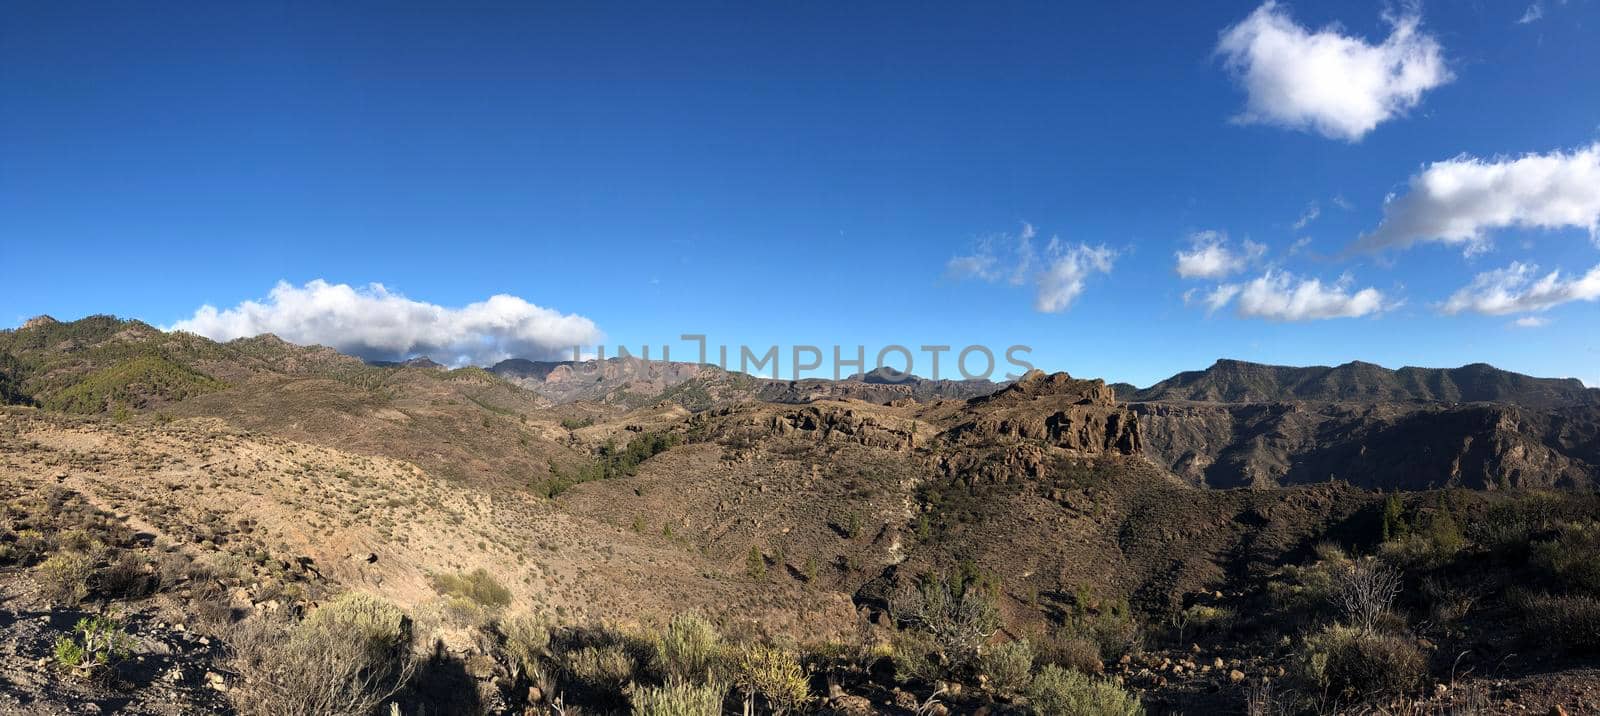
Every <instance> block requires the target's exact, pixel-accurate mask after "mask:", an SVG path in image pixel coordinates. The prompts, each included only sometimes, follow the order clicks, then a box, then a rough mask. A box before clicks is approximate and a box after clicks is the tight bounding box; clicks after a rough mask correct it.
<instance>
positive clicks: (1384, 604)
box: [1333, 559, 1400, 631]
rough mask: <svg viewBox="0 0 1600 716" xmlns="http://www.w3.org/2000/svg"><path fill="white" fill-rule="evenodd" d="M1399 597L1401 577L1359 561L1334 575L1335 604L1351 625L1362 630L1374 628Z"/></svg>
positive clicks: (1367, 561) (1364, 561) (1370, 561)
mask: <svg viewBox="0 0 1600 716" xmlns="http://www.w3.org/2000/svg"><path fill="white" fill-rule="evenodd" d="M1399 593H1400V573H1399V572H1396V571H1394V570H1391V569H1387V568H1384V567H1381V566H1378V565H1377V564H1375V563H1374V562H1373V560H1370V559H1367V560H1361V561H1359V562H1354V563H1352V564H1351V565H1350V566H1349V567H1348V568H1346V569H1343V570H1339V571H1337V572H1335V573H1334V580H1333V597H1334V600H1335V604H1336V605H1337V606H1338V607H1339V610H1340V611H1341V612H1342V613H1343V614H1344V616H1345V617H1346V618H1347V619H1349V620H1350V622H1351V623H1352V624H1354V625H1356V626H1358V627H1360V628H1362V629H1364V630H1367V631H1372V630H1373V629H1375V628H1377V626H1378V624H1379V622H1381V621H1382V620H1383V619H1384V617H1385V616H1386V615H1388V614H1389V608H1390V606H1391V605H1393V604H1394V598H1395V596H1396V595H1398V594H1399Z"/></svg>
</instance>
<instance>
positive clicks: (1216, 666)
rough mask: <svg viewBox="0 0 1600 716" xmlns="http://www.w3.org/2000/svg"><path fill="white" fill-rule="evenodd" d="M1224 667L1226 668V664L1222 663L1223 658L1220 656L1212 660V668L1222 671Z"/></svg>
mask: <svg viewBox="0 0 1600 716" xmlns="http://www.w3.org/2000/svg"><path fill="white" fill-rule="evenodd" d="M1223 666H1226V664H1223V663H1222V657H1220V656H1219V657H1217V658H1215V659H1212V660H1211V668H1213V669H1220V668H1222V667H1223Z"/></svg>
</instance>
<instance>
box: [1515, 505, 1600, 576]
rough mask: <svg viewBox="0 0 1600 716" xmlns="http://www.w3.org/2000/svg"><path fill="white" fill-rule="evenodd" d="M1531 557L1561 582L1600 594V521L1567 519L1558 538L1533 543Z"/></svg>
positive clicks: (1559, 529) (1558, 530)
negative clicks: (1589, 521) (1590, 521)
mask: <svg viewBox="0 0 1600 716" xmlns="http://www.w3.org/2000/svg"><path fill="white" fill-rule="evenodd" d="M1529 551H1530V552H1531V555H1530V556H1531V561H1532V562H1533V563H1534V564H1535V565H1538V566H1539V567H1540V568H1541V569H1543V570H1545V571H1546V572H1548V573H1549V574H1550V576H1552V577H1554V578H1555V579H1556V580H1558V581H1560V582H1561V583H1563V584H1565V585H1567V586H1569V587H1573V588H1576V589H1582V590H1584V591H1587V592H1591V593H1595V594H1600V524H1595V523H1578V522H1567V523H1563V524H1562V525H1561V526H1560V527H1559V528H1558V529H1557V531H1556V537H1555V539H1551V540H1540V541H1537V542H1533V543H1532V544H1530V545H1529Z"/></svg>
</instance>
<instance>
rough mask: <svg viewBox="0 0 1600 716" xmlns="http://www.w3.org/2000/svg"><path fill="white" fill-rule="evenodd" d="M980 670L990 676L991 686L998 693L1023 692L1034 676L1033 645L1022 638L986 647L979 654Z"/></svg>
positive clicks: (1010, 694)
mask: <svg viewBox="0 0 1600 716" xmlns="http://www.w3.org/2000/svg"><path fill="white" fill-rule="evenodd" d="M978 670H979V671H980V672H982V673H983V675H985V676H987V677H989V687H990V688H992V689H994V690H995V692H996V693H999V694H1001V695H1005V696H1014V695H1016V694H1019V693H1022V691H1023V690H1025V689H1026V688H1028V684H1029V683H1030V682H1031V680H1032V677H1033V646H1032V645H1030V644H1028V640H1027V639H1020V640H1017V641H1008V642H1005V643H1003V644H997V645H995V646H991V647H989V648H987V649H984V650H983V653H982V654H979V655H978Z"/></svg>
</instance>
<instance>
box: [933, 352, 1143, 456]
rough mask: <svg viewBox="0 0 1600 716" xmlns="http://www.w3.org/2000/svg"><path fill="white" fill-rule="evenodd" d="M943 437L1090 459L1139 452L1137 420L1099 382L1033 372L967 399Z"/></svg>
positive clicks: (1139, 442) (1103, 384) (968, 442)
mask: <svg viewBox="0 0 1600 716" xmlns="http://www.w3.org/2000/svg"><path fill="white" fill-rule="evenodd" d="M945 437H946V438H948V439H949V440H950V441H951V442H954V443H959V444H975V443H993V442H1013V441H1026V442H1040V443H1043V444H1045V445H1048V446H1050V447H1054V448H1060V449H1063V450H1069V451H1072V452H1074V453H1077V454H1081V455H1090V456H1093V455H1101V454H1119V455H1135V454H1138V453H1140V452H1141V451H1142V450H1143V442H1142V440H1141V439H1140V437H1139V425H1138V421H1137V420H1136V419H1135V417H1134V414H1133V413H1132V412H1130V411H1129V410H1128V409H1127V407H1126V406H1124V405H1121V404H1119V403H1118V402H1117V400H1116V396H1115V394H1114V393H1113V391H1112V389H1111V387H1110V386H1107V385H1106V384H1105V382H1104V381H1100V380H1078V379H1075V378H1073V377H1072V376H1070V375H1067V374H1066V373H1055V374H1052V375H1046V374H1044V373H1041V372H1039V371H1032V372H1030V373H1028V374H1027V375H1025V376H1023V377H1022V379H1021V380H1018V381H1017V382H1016V383H1014V384H1012V385H1010V386H1008V387H1006V388H1005V389H1003V390H1001V391H999V392H997V393H994V394H993V395H988V396H983V397H979V398H973V399H971V400H969V401H967V410H966V411H965V415H964V416H963V418H962V419H961V421H960V422H959V423H958V424H957V425H955V426H954V427H952V428H951V429H950V430H948V431H946V433H945Z"/></svg>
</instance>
